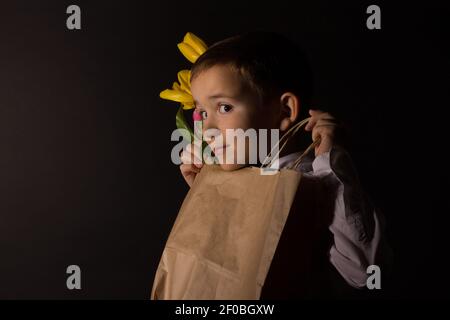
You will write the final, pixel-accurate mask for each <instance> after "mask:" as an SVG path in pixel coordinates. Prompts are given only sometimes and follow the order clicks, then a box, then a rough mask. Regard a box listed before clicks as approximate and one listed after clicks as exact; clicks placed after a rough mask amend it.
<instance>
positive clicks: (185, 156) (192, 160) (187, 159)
mask: <svg viewBox="0 0 450 320" xmlns="http://www.w3.org/2000/svg"><path fill="white" fill-rule="evenodd" d="M193 149H194V150H195V149H196V148H195V147H194V148H192V144H188V145H187V146H186V148H185V151H186V152H184V151H183V152H182V155H181V162H183V163H186V164H195V165H196V166H197V167H201V166H202V165H203V161H202V160H201V158H200V157H198V156H197V155H196V153H195V151H194V152H193Z"/></svg>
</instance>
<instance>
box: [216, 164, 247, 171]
mask: <svg viewBox="0 0 450 320" xmlns="http://www.w3.org/2000/svg"><path fill="white" fill-rule="evenodd" d="M246 166H247V165H245V164H224V163H221V164H220V167H221V168H222V170H224V171H234V170H238V169H241V168H244V167H246Z"/></svg>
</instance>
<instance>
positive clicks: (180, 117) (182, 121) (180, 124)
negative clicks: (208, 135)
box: [176, 105, 194, 142]
mask: <svg viewBox="0 0 450 320" xmlns="http://www.w3.org/2000/svg"><path fill="white" fill-rule="evenodd" d="M183 110H184V109H183V105H181V106H180V108H179V109H178V112H177V115H176V125H177V128H178V129H185V130H187V131H189V135H187V133H186V131H184V130H182V131H181V134H182V136H183V138H184V139H186V140H187V141H190V142H192V141H194V131H192V129H191V128H190V127H189V125H188V124H187V122H186V118H185V117H184V111H183Z"/></svg>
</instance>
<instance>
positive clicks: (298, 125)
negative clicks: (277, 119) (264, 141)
mask: <svg viewBox="0 0 450 320" xmlns="http://www.w3.org/2000/svg"><path fill="white" fill-rule="evenodd" d="M310 119H311V117H309V118H306V119H303V120H302V121H300V122H298V123H296V124H295V125H294V126H292V128H290V129H289V130H288V131H286V133H285V134H284V135H283V136H282V137H281V138H280V139H279V140H278V142H277V143H276V144H275V146H274V147H273V148H272V150H270V152H269V154H268V155H267V157H266V158H265V159H264V161H263V162H262V164H261V168H264V167H265V166H268V165H270V164H272V161H270V162H267V159H269V158H270V156H271V154H272V152H273V150H274V149H275V148H276V147H277V146H278V145H279V144H280V142H281V141H282V140H283V139H285V141H284V142H283V144H282V146H281V148H280V149H279V150H278V152H277V154H276V155H275V156H274V158H275V157H278V155H279V154H280V152H281V150H283V148H284V147H285V146H286V143H287V142H288V141H289V139H290V138H291V137H292V136H293V135H294V134H296V133H297V131H298V130H300V128H301V127H303V126H304V125H305V124H306V123H308V121H309V120H310ZM319 143H320V138H318V139H316V140H315V141H313V142H312V143H311V144H310V145H309V146H308V148H306V150H305V151H304V152H303V153H302V154H301V155H300V156H299V157H298V158H297V160H295V162H294V165H293V168H297V167H298V165H299V164H300V162H301V161H302V159H303V158H304V157H305V155H306V154H308V152H309V151H311V149H312V148H314V147H315V146H317V145H318V144H319Z"/></svg>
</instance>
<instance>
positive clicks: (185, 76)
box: [178, 70, 191, 94]
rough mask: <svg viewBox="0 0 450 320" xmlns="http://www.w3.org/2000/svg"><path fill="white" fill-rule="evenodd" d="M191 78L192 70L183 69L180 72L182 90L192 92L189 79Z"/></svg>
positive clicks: (179, 79) (179, 78)
mask: <svg viewBox="0 0 450 320" xmlns="http://www.w3.org/2000/svg"><path fill="white" fill-rule="evenodd" d="M190 78H191V71H189V70H181V71H180V72H178V81H179V82H180V85H181V90H184V91H186V92H188V93H189V94H191V85H190V83H189V80H190Z"/></svg>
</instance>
